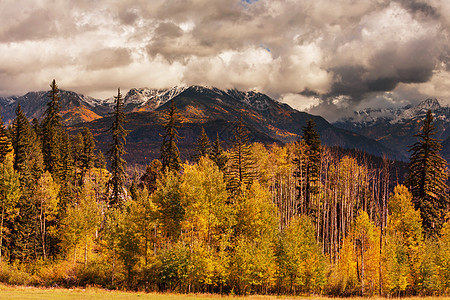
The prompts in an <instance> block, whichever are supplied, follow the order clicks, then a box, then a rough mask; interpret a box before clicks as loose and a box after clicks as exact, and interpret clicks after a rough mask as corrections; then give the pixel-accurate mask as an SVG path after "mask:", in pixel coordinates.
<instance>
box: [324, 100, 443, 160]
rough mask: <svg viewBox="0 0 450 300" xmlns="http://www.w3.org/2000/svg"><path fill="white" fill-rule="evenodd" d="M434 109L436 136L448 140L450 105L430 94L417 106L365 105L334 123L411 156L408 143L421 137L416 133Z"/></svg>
mask: <svg viewBox="0 0 450 300" xmlns="http://www.w3.org/2000/svg"><path fill="white" fill-rule="evenodd" d="M428 110H431V111H432V113H433V116H434V119H435V120H434V126H435V127H436V136H435V137H436V138H438V139H441V140H442V141H445V140H447V139H449V138H450V108H449V107H448V106H441V104H440V103H439V100H437V99H435V98H427V99H425V100H423V101H422V102H420V103H419V104H418V105H416V106H412V105H407V106H405V107H402V108H398V109H395V108H387V109H365V110H361V111H356V112H354V115H353V116H352V117H347V118H343V119H341V120H339V121H337V122H334V123H333V125H335V126H337V127H339V128H343V129H346V130H351V131H354V132H356V133H358V134H361V135H363V136H366V137H368V138H371V139H374V140H376V141H379V142H380V143H382V144H383V145H385V146H387V147H389V148H392V149H394V150H397V151H399V152H400V153H402V154H403V155H404V156H406V157H409V152H408V147H409V146H410V145H412V144H414V143H415V142H416V141H417V138H416V137H414V135H415V134H417V133H419V132H420V130H421V127H422V123H423V120H424V119H425V116H426V113H427V111H428ZM448 146H450V143H449V142H446V143H443V151H442V154H443V156H444V158H446V159H447V161H449V160H450V149H447V147H448Z"/></svg>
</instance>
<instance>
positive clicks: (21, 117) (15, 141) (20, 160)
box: [11, 104, 32, 172]
mask: <svg viewBox="0 0 450 300" xmlns="http://www.w3.org/2000/svg"><path fill="white" fill-rule="evenodd" d="M31 130H32V129H31V127H30V123H29V122H28V119H27V118H26V117H25V114H24V113H23V110H22V107H21V106H20V104H19V105H17V109H16V117H15V119H14V120H13V122H12V130H11V136H12V145H13V148H14V169H15V170H17V171H19V172H23V170H24V168H25V167H26V165H28V155H29V152H30V147H31V143H32V140H31V139H30V138H31V135H32V132H31Z"/></svg>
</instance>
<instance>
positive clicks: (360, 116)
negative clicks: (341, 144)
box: [335, 98, 450, 129]
mask: <svg viewBox="0 0 450 300" xmlns="http://www.w3.org/2000/svg"><path fill="white" fill-rule="evenodd" d="M428 110H431V111H432V112H433V115H434V117H435V118H436V119H440V120H444V121H450V109H449V108H448V107H443V106H441V105H440V103H439V101H438V100H437V99H431V98H429V99H426V100H424V101H422V102H420V103H419V104H418V105H416V106H411V105H407V106H404V107H402V108H378V109H372V108H366V109H364V110H360V111H355V112H354V113H353V116H351V117H347V118H343V119H340V120H339V121H337V122H335V125H337V126H338V127H342V128H346V129H351V128H355V129H361V128H365V127H370V126H375V125H377V124H381V123H390V124H397V123H403V122H405V121H408V120H412V119H423V118H424V116H425V115H426V113H427V111H428Z"/></svg>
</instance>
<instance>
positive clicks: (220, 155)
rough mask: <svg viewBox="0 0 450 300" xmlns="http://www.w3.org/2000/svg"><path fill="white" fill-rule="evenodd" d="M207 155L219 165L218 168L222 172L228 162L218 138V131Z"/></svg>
mask: <svg viewBox="0 0 450 300" xmlns="http://www.w3.org/2000/svg"><path fill="white" fill-rule="evenodd" d="M209 157H210V158H211V160H212V161H213V162H215V163H216V165H217V166H218V167H219V170H220V171H222V172H224V171H225V167H226V165H227V162H228V157H227V155H226V154H225V151H224V150H223V149H222V142H221V141H220V139H219V133H217V137H216V139H215V141H214V143H213V145H212V147H211V151H210V154H209Z"/></svg>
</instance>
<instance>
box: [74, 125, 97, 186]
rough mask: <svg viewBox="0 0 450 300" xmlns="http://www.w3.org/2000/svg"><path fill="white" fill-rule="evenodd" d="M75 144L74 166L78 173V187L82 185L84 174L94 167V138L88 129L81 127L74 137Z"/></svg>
mask: <svg viewBox="0 0 450 300" xmlns="http://www.w3.org/2000/svg"><path fill="white" fill-rule="evenodd" d="M75 143H76V144H75V150H76V151H75V160H76V163H75V164H76V166H77V169H78V171H77V173H79V181H80V185H82V184H83V180H84V177H85V175H86V172H87V171H88V170H89V169H91V168H92V167H94V164H95V160H96V155H95V141H94V136H93V135H92V133H91V131H90V130H89V128H87V127H83V129H82V130H81V131H80V132H79V133H78V134H77V136H76V137H75Z"/></svg>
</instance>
